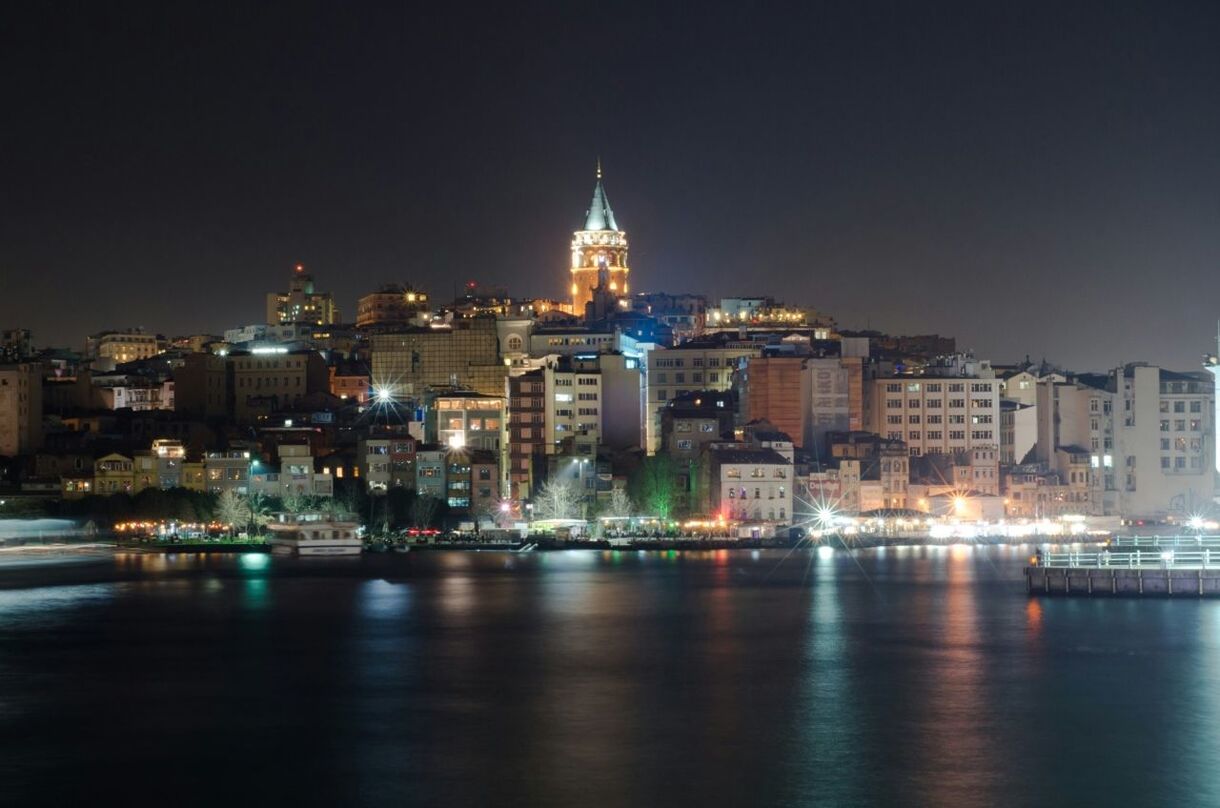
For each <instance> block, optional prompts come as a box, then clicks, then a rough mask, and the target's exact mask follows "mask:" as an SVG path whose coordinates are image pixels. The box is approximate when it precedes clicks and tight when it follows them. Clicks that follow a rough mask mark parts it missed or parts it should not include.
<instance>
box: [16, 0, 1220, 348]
mask: <svg viewBox="0 0 1220 808" xmlns="http://www.w3.org/2000/svg"><path fill="white" fill-rule="evenodd" d="M26 5H28V6H33V5H37V6H38V9H36V10H34V9H29V8H27V9H24V10H21V11H17V12H16V13H17V16H15V17H14V16H13V15H12V14H11V13H10V15H9V16H8V19H6V22H5V26H4V28H5V32H4V33H3V34H0V38H2V40H3V43H2V44H3V49H2V51H0V68H2V70H3V78H2V79H0V82H3V86H4V94H3V99H4V116H3V120H4V122H3V125H0V167H2V168H0V325H3V326H16V325H22V326H26V327H30V328H32V329H34V331H35V337H36V340H37V342H38V343H39V344H48V343H59V344H64V343H68V344H72V345H75V346H79V345H80V344H81V342H82V340H83V337H84V335H85V334H86V333H89V332H92V331H96V330H100V329H102V328H111V327H125V326H130V325H144V326H146V327H148V328H150V329H154V330H157V331H161V332H164V333H168V334H179V333H191V332H198V331H212V332H216V331H219V330H222V329H223V328H225V327H228V326H232V325H238V324H242V323H247V322H257V321H260V320H261V318H262V312H263V295H264V293H265V292H267V291H269V290H272V289H278V288H281V287H282V286H283V285H284V283H285V281H286V279H287V277H288V275H289V270H290V267H291V266H292V265H293V264H294V263H296V262H298V261H300V262H303V263H305V264H306V265H307V266H308V267H309V268H310V269H311V270H312V271H313V272H314V274H315V275H316V277H317V278H318V281H319V285H320V286H321V287H322V288H330V289H332V290H333V291H335V292H336V293H337V295H338V296H339V301H340V304H341V306H342V307H343V309H344V311H345V313H347V314H348V315H351V314H353V313H354V309H355V299H356V297H357V296H358V295H359V294H360V293H361V292H363V291H366V290H369V289H371V288H372V287H373V286H374V285H375V284H377V283H379V282H382V281H388V280H409V281H412V282H414V283H416V284H417V285H422V286H423V287H424V288H425V289H428V290H429V291H431V292H432V293H433V294H434V295H437V296H446V297H447V296H448V295H449V294H450V293H451V290H452V285H453V282H454V281H455V280H456V281H461V280H466V279H477V280H479V281H480V282H482V283H487V284H503V285H507V286H509V288H510V289H511V290H512V291H513V292H514V293H518V294H538V295H553V296H554V295H560V294H562V293H563V286H564V282H565V275H566V266H567V242H568V239H569V237H570V233H571V231H572V230H573V229H574V228H575V227H577V226H578V225H579V223H580V221H581V218H582V214H583V212H584V210H585V207H586V205H587V203H588V200H589V196H590V192H591V189H592V181H593V164H594V159H595V157H596V156H597V155H598V154H600V155H601V156H602V158H603V161H604V163H605V169H606V176H607V180H606V187H607V191H608V193H609V197H610V201H611V203H612V204H613V206H614V210H615V213H616V215H617V218H618V221H619V223H620V225H621V226H623V227H625V228H626V229H627V230H628V232H629V235H630V238H631V244H632V249H631V259H632V277H633V281H634V287H635V288H636V289H637V290H647V289H666V290H673V291H683V290H688V291H701V292H705V293H707V294H708V295H711V296H719V295H722V294H759V293H763V294H773V295H775V296H777V297H780V298H783V299H786V300H788V301H789V302H792V303H802V304H808V305H814V306H817V307H819V308H822V309H823V310H826V311H828V312H830V313H832V314H833V315H835V316H836V317H837V318H838V319H839V322H840V323H841V324H843V325H844V326H847V327H864V326H866V325H869V324H871V326H872V327H874V328H880V329H885V330H890V331H892V332H906V333H915V332H920V333H922V332H930V331H940V332H941V333H948V334H955V335H956V336H957V337H958V340H959V345H960V346H963V347H970V348H974V349H975V350H976V351H977V352H978V353H979V354H980V355H982V356H987V357H991V358H993V359H994V360H996V361H1006V360H1014V359H1017V358H1019V357H1022V356H1024V355H1025V354H1027V353H1028V354H1031V355H1032V356H1034V357H1035V358H1037V357H1041V356H1046V357H1048V358H1050V359H1052V360H1055V361H1058V362H1060V363H1062V364H1065V365H1067V366H1069V367H1074V368H1077V369H1086V368H1101V367H1105V366H1108V365H1113V364H1115V363H1118V362H1120V361H1129V360H1136V359H1145V360H1149V361H1155V362H1162V363H1168V364H1171V365H1174V366H1179V367H1182V368H1193V367H1197V363H1198V359H1199V356H1200V354H1201V353H1202V352H1203V351H1205V350H1208V349H1209V348H1211V347H1212V346H1214V344H1215V342H1214V335H1215V328H1216V325H1215V323H1216V318H1217V317H1218V316H1220V306H1217V305H1216V302H1217V301H1218V300H1220V272H1218V271H1217V268H1218V267H1220V229H1218V228H1217V224H1218V223H1220V195H1218V190H1220V46H1217V42H1220V6H1217V5H1216V4H1215V3H1208V4H1199V5H1193V6H1192V5H1177V4H1170V3H1163V2H1158V3H1149V4H1147V5H1129V4H1126V3H1118V2H1107V3H1095V4H1094V3H1090V4H1085V3H1074V4H1073V3H1059V2H1057V3H1049V4H1046V5H1034V4H1029V3H977V2H974V3H966V4H963V5H960V6H951V5H946V4H940V3H895V4H866V3H857V2H845V3H840V4H807V5H806V4H794V5H793V6H791V7H788V8H780V7H777V6H766V7H762V6H760V7H757V8H753V7H751V4H746V3H736V2H734V3H720V2H712V3H664V4H648V5H647V6H646V7H643V8H634V7H632V6H629V5H627V4H623V3H583V4H579V5H578V4H556V5H555V6H553V7H529V6H525V5H517V4H498V5H496V6H491V4H486V5H487V6H488V7H487V8H484V7H483V6H484V4H444V3H442V4H430V5H429V6H426V7H425V6H422V5H421V6H420V7H418V8H410V7H408V6H406V5H405V4H389V5H388V6H385V7H376V6H373V5H371V4H364V5H360V4H352V3H324V4H319V5H318V6H316V7H310V6H307V5H306V4H303V3H302V4H295V5H288V6H283V7H280V8H278V9H272V8H271V7H270V6H263V5H262V4H253V3H251V4H231V5H228V4H219V3H217V4H199V5H195V6H187V5H180V4H177V3H158V4H149V5H148V6H144V7H137V6H121V5H117V4H110V3H107V4H101V3H80V4H74V5H62V6H54V5H51V4H26ZM222 6H223V8H222ZM662 6H663V7H662ZM442 7H443V8H442Z"/></svg>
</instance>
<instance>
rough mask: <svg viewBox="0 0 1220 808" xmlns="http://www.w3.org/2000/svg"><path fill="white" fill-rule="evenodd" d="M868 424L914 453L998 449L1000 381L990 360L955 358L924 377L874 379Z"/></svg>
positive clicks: (937, 364)
mask: <svg viewBox="0 0 1220 808" xmlns="http://www.w3.org/2000/svg"><path fill="white" fill-rule="evenodd" d="M871 405H872V406H871V408H870V409H871V412H870V413H869V422H870V423H869V426H870V428H871V429H872V431H873V432H876V433H877V434H878V435H884V436H886V437H887V438H890V439H893V440H902V441H906V444H907V447H908V449H909V450H910V453H911V454H912V455H922V454H950V453H953V452H961V451H965V450H967V449H975V448H984V447H994V448H995V449H996V450H997V451H998V450H999V446H1000V382H999V380H998V379H996V378H995V372H994V371H993V370H992V369H991V365H990V363H989V362H986V361H979V360H976V359H974V358H973V357H971V356H968V355H964V354H956V355H954V356H950V357H941V358H939V359H938V360H937V361H936V362H934V363H931V364H929V365H928V366H927V367H925V368H924V375H922V376H894V377H889V378H881V379H874V380H873V381H872V398H871Z"/></svg>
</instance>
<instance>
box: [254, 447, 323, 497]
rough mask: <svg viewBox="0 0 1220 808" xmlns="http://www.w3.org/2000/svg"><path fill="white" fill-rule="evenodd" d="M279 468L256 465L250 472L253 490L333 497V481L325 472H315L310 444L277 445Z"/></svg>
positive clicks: (265, 493)
mask: <svg viewBox="0 0 1220 808" xmlns="http://www.w3.org/2000/svg"><path fill="white" fill-rule="evenodd" d="M278 452H279V461H280V467H279V470H278V471H277V470H273V469H269V468H266V467H263V466H261V465H260V466H255V467H254V468H253V470H252V471H251V472H250V490H251V491H252V492H255V493H259V494H264V495H266V496H270V497H279V498H281V499H282V498H283V497H286V496H305V497H330V496H333V495H334V480H333V479H332V478H331V476H330V474H328V473H326V472H315V471H314V463H313V460H314V459H313V450H312V449H310V447H309V446H308V445H307V444H301V445H293V444H282V445H281V446H280V447H279V448H278Z"/></svg>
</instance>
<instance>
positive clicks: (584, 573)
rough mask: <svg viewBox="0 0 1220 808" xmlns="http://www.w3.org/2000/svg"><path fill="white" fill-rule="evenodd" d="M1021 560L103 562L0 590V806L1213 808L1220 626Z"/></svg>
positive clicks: (1194, 610)
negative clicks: (186, 786)
mask: <svg viewBox="0 0 1220 808" xmlns="http://www.w3.org/2000/svg"><path fill="white" fill-rule="evenodd" d="M1027 555H1028V553H1027V552H1026V550H1025V549H1022V548H988V547H981V548H976V547H972V546H966V545H960V546H952V547H943V548H927V547H891V548H886V549H884V550H877V551H855V552H850V553H849V552H844V551H837V552H836V551H833V550H830V549H828V548H827V549H818V550H798V551H796V552H793V553H791V554H788V553H786V552H776V551H760V550H750V551H735V552H730V551H708V552H698V553H687V554H680V553H669V552H663V553H662V552H645V553H638V552H619V551H607V552H601V551H593V552H587V551H578V552H568V553H534V554H518V555H513V554H500V553H410V554H406V555H399V554H385V555H378V556H368V557H364V558H361V559H359V560H356V561H355V562H353V563H340V562H333V563H332V562H330V561H321V562H312V563H303V562H302V561H299V560H289V559H281V558H272V557H270V556H263V555H259V554H254V555H250V556H216V555H213V556H206V555H199V554H178V555H175V556H172V557H170V556H159V555H152V554H150V555H141V556H136V555H130V556H126V557H120V558H118V559H116V564H115V569H114V573H113V578H114V580H112V581H104V582H100V583H99V582H89V583H81V584H79V585H66V586H45V587H35V588H28V589H22V590H16V589H9V590H0V759H4V758H5V757H7V758H9V759H13V760H16V759H18V758H19V759H20V760H21V761H22V765H21V766H20V767H14V768H13V769H11V770H8V771H6V774H8V775H9V776H6V777H5V778H4V780H3V781H2V782H0V798H3V799H0V802H5V803H11V804H26V803H31V802H35V801H41V802H60V803H65V802H72V801H73V800H72V799H71V797H72V796H73V795H74V794H75V792H74V791H69V790H68V789H75V788H77V787H90V786H92V787H101V785H102V784H105V783H107V782H109V780H110V778H111V777H112V776H113V772H114V771H117V770H122V768H123V767H124V766H125V765H128V764H129V763H130V761H131V760H132V759H138V760H140V761H141V771H142V775H141V776H142V781H143V786H144V787H146V788H149V789H152V790H154V791H156V792H157V793H172V790H173V788H175V787H177V784H179V783H181V782H182V781H183V779H184V778H186V779H188V780H190V781H191V782H192V783H193V784H194V785H193V788H194V789H195V790H196V791H197V792H198V794H197V796H198V797H199V798H200V799H204V800H208V801H211V802H213V803H215V802H219V801H223V799H224V798H225V796H226V795H228V794H230V792H228V791H226V789H239V790H240V793H241V795H242V799H243V800H245V801H253V800H266V801H274V802H279V803H282V802H291V801H302V802H310V801H312V802H326V803H331V804H342V803H351V802H353V801H357V802H358V801H362V800H361V799H359V798H358V797H353V795H368V794H375V795H377V796H378V799H377V800H376V801H384V802H392V803H394V804H399V805H437V804H504V803H509V804H511V803H516V804H530V805H569V804H582V805H587V806H592V808H597V806H602V805H606V806H609V805H626V804H637V805H638V804H674V805H677V804H707V805H764V804H765V805H772V804H774V805H783V804H786V805H805V804H813V803H817V804H839V805H868V804H874V805H904V804H908V805H961V804H966V805H970V804H975V805H1001V804H1011V803H1025V804H1049V803H1054V802H1059V803H1062V802H1078V803H1081V804H1087V803H1098V802H1107V803H1109V804H1143V805H1150V804H1168V803H1177V804H1188V803H1191V802H1192V801H1193V804H1220V787H1218V785H1217V784H1218V782H1220V781H1218V778H1217V777H1216V775H1215V771H1216V770H1215V767H1214V754H1213V753H1214V750H1215V749H1216V748H1220V695H1216V694H1220V601H1206V602H1196V601H1188V600H1187V601H1173V602H1169V601H1133V600H1107V599H1096V600H1087V599H1071V600H1069V599H1065V598H1047V599H1037V598H1035V599H1030V598H1027V597H1026V595H1025V592H1024V586H1023V581H1022V579H1021V568H1022V565H1023V564H1024V561H1025V558H1026V557H1027ZM80 574H82V575H85V574H89V575H96V572H89V571H86V572H82V573H80ZM15 739H20V746H18V745H17V742H16V740H15ZM186 748H189V749H190V750H191V754H190V755H188V756H184V755H182V754H181V750H182V749H186ZM244 748H251V749H258V750H259V756H258V764H257V766H253V767H245V768H243V767H236V768H229V769H226V771H227V772H228V774H227V776H226V777H225V778H211V777H206V778H196V777H195V774H194V773H195V772H197V771H199V770H200V769H199V768H198V766H197V764H198V761H200V760H203V761H217V762H220V761H228V760H231V758H232V755H233V754H234V749H244ZM66 761H72V770H73V777H72V778H71V783H69V782H68V781H67V780H65V779H64V778H63V777H62V775H61V772H62V771H63V767H64V766H65V765H66ZM1065 761H1069V762H1070V764H1071V765H1064V762H1065ZM266 771H308V772H311V776H310V777H309V778H294V777H274V778H266V777H264V776H257V775H258V774H259V773H260V772H266ZM1099 772H1104V773H1105V775H1106V777H1105V778H1104V779H1100V780H1099V779H1098V778H1097V777H1096V776H1095V774H1096V773H1099ZM191 778H195V779H191ZM34 794H37V795H38V796H39V797H41V798H42V799H41V800H32V799H30V796H31V795H34Z"/></svg>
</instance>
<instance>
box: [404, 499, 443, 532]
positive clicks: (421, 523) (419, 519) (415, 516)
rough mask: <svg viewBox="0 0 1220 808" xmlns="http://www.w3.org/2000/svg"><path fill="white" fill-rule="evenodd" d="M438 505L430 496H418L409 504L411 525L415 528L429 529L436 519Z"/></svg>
mask: <svg viewBox="0 0 1220 808" xmlns="http://www.w3.org/2000/svg"><path fill="white" fill-rule="evenodd" d="M439 507H440V503H439V502H438V501H437V499H436V497H434V496H432V495H431V494H420V495H419V496H418V497H416V498H415V502H413V503H411V524H413V525H414V526H415V527H430V526H431V525H432V520H433V519H434V518H436V511H437V509H438V508H439Z"/></svg>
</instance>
